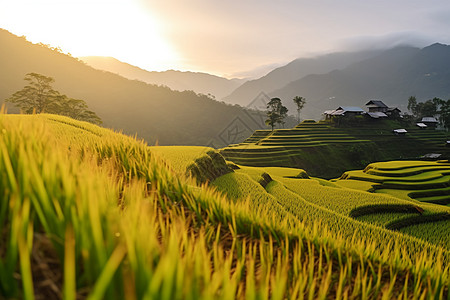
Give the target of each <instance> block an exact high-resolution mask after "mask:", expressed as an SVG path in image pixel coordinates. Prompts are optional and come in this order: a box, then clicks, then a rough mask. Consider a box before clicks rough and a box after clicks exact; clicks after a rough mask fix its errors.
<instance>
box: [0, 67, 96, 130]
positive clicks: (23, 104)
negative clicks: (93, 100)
mask: <svg viewBox="0 0 450 300" xmlns="http://www.w3.org/2000/svg"><path fill="white" fill-rule="evenodd" d="M24 80H25V81H26V82H28V85H26V86H25V87H24V88H23V89H21V90H19V91H17V92H15V93H14V94H13V95H12V96H11V97H9V98H8V99H6V100H5V101H6V102H10V103H13V104H14V105H16V106H18V107H19V108H20V109H21V110H22V111H23V112H25V113H27V114H31V113H33V112H35V113H38V114H40V113H50V114H58V115H63V116H68V117H71V118H73V119H75V120H80V121H87V122H91V123H94V124H101V123H102V121H101V119H100V118H99V117H98V116H97V115H96V114H95V112H93V111H90V110H89V109H88V106H87V104H86V102H84V101H83V100H78V99H72V98H69V97H67V96H66V95H62V94H60V93H59V92H58V91H56V90H55V89H53V87H52V85H51V84H52V83H53V82H55V80H54V79H53V78H52V77H48V76H45V75H41V74H38V73H28V74H26V75H25V78H24Z"/></svg>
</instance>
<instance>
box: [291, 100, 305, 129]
mask: <svg viewBox="0 0 450 300" xmlns="http://www.w3.org/2000/svg"><path fill="white" fill-rule="evenodd" d="M292 100H293V101H294V103H295V104H296V105H297V119H298V122H299V123H300V111H301V110H302V109H303V106H305V103H306V98H304V97H300V96H295V97H294V99H292Z"/></svg>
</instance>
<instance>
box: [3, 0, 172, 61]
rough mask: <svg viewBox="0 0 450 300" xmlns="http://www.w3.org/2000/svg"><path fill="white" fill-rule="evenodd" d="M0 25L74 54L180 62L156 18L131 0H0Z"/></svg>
mask: <svg viewBox="0 0 450 300" xmlns="http://www.w3.org/2000/svg"><path fill="white" fill-rule="evenodd" d="M24 7H26V8H27V9H24ZM0 27H1V28H4V29H7V30H9V31H11V32H12V33H14V34H17V35H25V36H26V37H27V39H28V40H30V41H32V42H35V43H37V42H42V43H45V44H49V45H51V46H53V47H60V48H61V49H62V50H63V51H64V52H69V53H71V54H72V55H73V56H77V57H78V56H90V55H99V56H112V57H115V58H117V59H119V60H122V61H125V62H127V63H130V64H134V65H138V66H140V67H143V68H146V69H149V70H164V69H169V68H174V67H176V65H177V63H178V61H180V58H179V55H178V53H177V52H176V51H175V50H174V47H173V46H172V45H171V44H170V43H169V42H168V41H167V40H166V39H165V38H164V37H163V34H162V31H161V25H160V23H159V22H158V21H157V18H156V17H155V16H152V14H151V12H149V11H148V10H147V9H144V8H143V7H141V5H140V4H139V3H138V1H137V0H132V1H130V0H113V1H104V0H91V1H74V0H57V1H56V0H47V1H36V0H8V1H2V2H1V3H0Z"/></svg>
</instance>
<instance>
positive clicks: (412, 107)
mask: <svg viewBox="0 0 450 300" xmlns="http://www.w3.org/2000/svg"><path fill="white" fill-rule="evenodd" d="M408 110H409V111H410V112H411V113H412V114H413V115H414V116H415V115H417V99H416V96H411V97H409V99H408Z"/></svg>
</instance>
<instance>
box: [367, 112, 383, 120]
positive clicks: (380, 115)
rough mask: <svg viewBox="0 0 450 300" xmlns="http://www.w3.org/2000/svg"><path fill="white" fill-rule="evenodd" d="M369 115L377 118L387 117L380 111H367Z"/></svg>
mask: <svg viewBox="0 0 450 300" xmlns="http://www.w3.org/2000/svg"><path fill="white" fill-rule="evenodd" d="M367 114H368V115H369V116H371V117H372V118H374V119H379V118H385V117H387V115H386V114H385V113H383V112H381V111H377V112H368V113H367Z"/></svg>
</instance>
